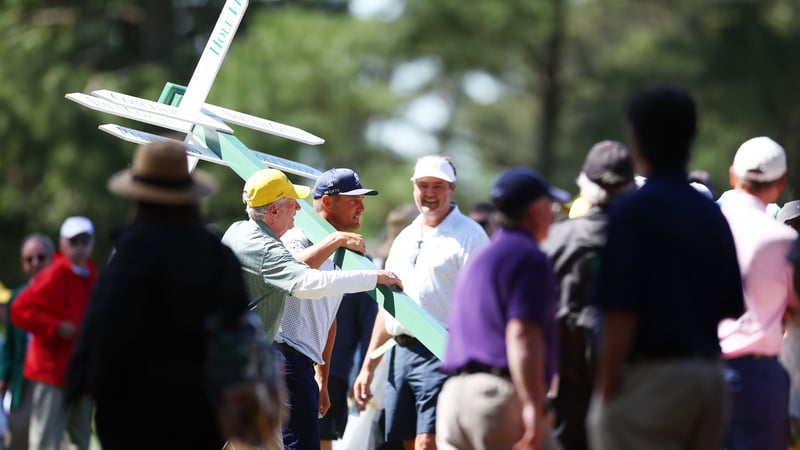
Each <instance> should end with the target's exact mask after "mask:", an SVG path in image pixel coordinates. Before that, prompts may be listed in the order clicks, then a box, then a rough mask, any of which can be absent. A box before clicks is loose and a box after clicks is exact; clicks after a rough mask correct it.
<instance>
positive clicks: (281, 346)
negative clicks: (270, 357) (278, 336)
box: [272, 342, 314, 366]
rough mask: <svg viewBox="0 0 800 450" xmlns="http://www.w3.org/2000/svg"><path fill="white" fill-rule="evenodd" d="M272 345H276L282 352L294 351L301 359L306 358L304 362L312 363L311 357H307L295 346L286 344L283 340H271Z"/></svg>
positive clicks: (311, 364)
mask: <svg viewBox="0 0 800 450" xmlns="http://www.w3.org/2000/svg"><path fill="white" fill-rule="evenodd" d="M272 345H274V346H275V347H277V348H278V349H279V350H281V351H282V352H289V353H294V354H296V355H299V356H301V357H303V359H304V360H306V362H308V364H309V365H310V366H313V365H314V360H312V359H311V358H309V357H308V356H306V355H304V354H303V353H302V352H300V351H299V350H297V349H296V348H294V347H292V346H291V345H289V344H287V343H285V342H273V343H272Z"/></svg>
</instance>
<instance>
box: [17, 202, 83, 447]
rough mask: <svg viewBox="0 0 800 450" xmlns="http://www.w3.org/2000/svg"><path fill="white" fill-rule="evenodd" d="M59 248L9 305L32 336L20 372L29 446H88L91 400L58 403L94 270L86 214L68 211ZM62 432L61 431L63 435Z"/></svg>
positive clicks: (20, 326)
mask: <svg viewBox="0 0 800 450" xmlns="http://www.w3.org/2000/svg"><path fill="white" fill-rule="evenodd" d="M60 235H61V238H60V240H59V250H60V251H59V252H57V253H56V254H55V257H54V259H53V263H52V264H51V265H50V266H49V267H48V268H46V269H44V270H42V272H41V273H39V275H37V276H36V277H35V278H34V279H33V280H32V281H31V283H30V285H29V286H28V287H27V288H26V289H25V290H24V291H22V292H21V293H20V294H19V296H18V297H17V299H16V300H15V301H14V303H13V304H12V306H11V322H12V323H13V324H14V325H16V326H17V327H19V328H21V329H23V330H25V331H27V332H29V333H30V335H31V336H32V339H31V342H30V344H29V346H28V352H27V354H26V355H25V367H24V375H25V378H26V379H27V380H29V381H30V383H31V384H30V389H32V394H33V403H32V407H31V423H30V428H29V436H28V438H29V445H30V448H37V449H58V448H60V445H61V441H62V438H67V439H69V442H71V443H72V444H73V446H75V448H78V449H80V450H85V449H88V448H89V438H90V435H91V420H92V403H91V400H89V399H88V397H87V398H82V399H81V400H80V401H77V402H74V403H73V404H71V405H70V407H69V408H67V407H66V405H65V403H64V391H63V387H64V384H65V381H66V373H67V367H68V364H69V356H70V354H71V353H72V347H73V345H74V344H75V339H76V337H77V335H78V330H80V326H81V322H82V320H83V314H84V311H85V310H86V305H87V303H88V301H89V293H90V292H91V290H92V287H93V286H94V283H95V280H96V279H97V271H96V270H95V267H94V264H93V263H92V261H91V260H90V259H89V258H90V256H91V254H92V250H93V249H94V226H93V225H92V222H91V221H90V220H89V219H87V218H86V217H80V216H76V217H69V218H67V219H66V220H65V221H64V223H63V224H62V225H61V233H60ZM65 434H67V436H64V435H65Z"/></svg>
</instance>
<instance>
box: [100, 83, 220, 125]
mask: <svg viewBox="0 0 800 450" xmlns="http://www.w3.org/2000/svg"><path fill="white" fill-rule="evenodd" d="M92 95H94V96H95V97H100V98H103V99H106V100H108V101H111V102H114V103H116V104H118V105H122V106H127V107H130V108H133V109H138V110H140V111H144V112H148V113H153V114H157V115H160V116H164V117H168V118H171V119H178V120H185V121H187V122H191V123H194V124H197V125H202V126H204V127H208V128H213V129H216V130H220V131H224V132H226V133H231V134H232V133H233V130H232V129H231V128H230V127H229V126H227V125H225V123H223V122H222V121H220V120H217V119H215V118H214V117H210V116H207V115H205V114H202V113H195V112H190V111H181V110H179V109H178V108H176V107H174V106H172V105H166V104H164V103H158V102H154V101H152V100H147V99H144V98H139V97H134V96H132V95H127V94H121V93H119V92H114V91H109V90H108V89H101V90H97V91H92Z"/></svg>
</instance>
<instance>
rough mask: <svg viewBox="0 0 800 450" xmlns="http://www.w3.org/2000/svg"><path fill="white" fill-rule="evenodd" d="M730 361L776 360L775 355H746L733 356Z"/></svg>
mask: <svg viewBox="0 0 800 450" xmlns="http://www.w3.org/2000/svg"><path fill="white" fill-rule="evenodd" d="M731 359H778V356H777V355H764V354H761V353H748V354H747V355H740V356H735V357H733V358H731Z"/></svg>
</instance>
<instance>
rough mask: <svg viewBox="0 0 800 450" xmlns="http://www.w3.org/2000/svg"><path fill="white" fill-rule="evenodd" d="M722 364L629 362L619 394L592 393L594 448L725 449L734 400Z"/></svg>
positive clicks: (589, 420) (590, 418)
mask: <svg viewBox="0 0 800 450" xmlns="http://www.w3.org/2000/svg"><path fill="white" fill-rule="evenodd" d="M723 369H724V365H723V363H722V361H721V360H715V359H701V358H697V359H688V358H687V359H675V360H667V361H657V362H646V363H638V364H634V365H628V366H626V367H625V369H624V370H623V374H622V380H621V381H620V385H619V387H618V389H617V392H616V394H615V395H614V396H613V397H612V398H611V399H609V400H606V401H603V400H601V399H600V398H599V397H598V396H595V397H594V398H592V403H591V406H590V407H589V415H588V417H587V419H586V423H587V427H588V431H589V440H590V444H591V445H590V447H591V448H592V449H594V450H626V449H630V450H640V449H643V448H646V449H648V450H662V449H663V450H673V449H682V450H709V449H718V448H722V436H723V432H724V429H725V425H726V423H727V418H728V414H729V409H730V399H729V395H728V390H727V387H726V384H725V377H724V372H723Z"/></svg>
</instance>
